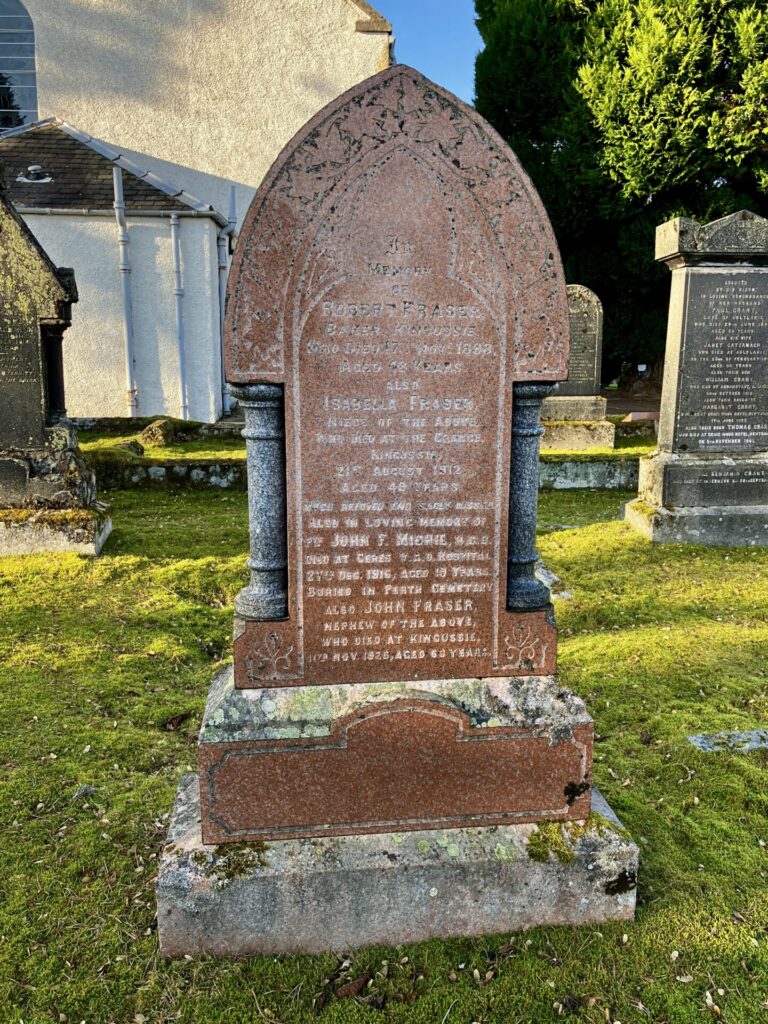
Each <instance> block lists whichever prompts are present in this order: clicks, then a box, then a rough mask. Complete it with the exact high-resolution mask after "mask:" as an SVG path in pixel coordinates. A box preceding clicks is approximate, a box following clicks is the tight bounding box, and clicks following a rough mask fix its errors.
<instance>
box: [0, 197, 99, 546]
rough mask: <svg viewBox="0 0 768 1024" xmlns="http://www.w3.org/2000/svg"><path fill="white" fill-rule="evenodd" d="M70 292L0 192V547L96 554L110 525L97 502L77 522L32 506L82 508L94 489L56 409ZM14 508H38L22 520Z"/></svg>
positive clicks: (65, 274)
mask: <svg viewBox="0 0 768 1024" xmlns="http://www.w3.org/2000/svg"><path fill="white" fill-rule="evenodd" d="M76 301H77V289H76V288H75V284H74V277H73V276H72V274H71V271H68V270H57V269H56V267H54V265H53V264H52V263H51V261H50V259H49V258H48V256H47V255H46V253H45V252H44V251H43V249H42V248H41V247H40V245H39V243H38V242H37V240H36V239H35V237H34V236H33V235H32V233H31V232H30V230H29V228H28V227H27V226H26V225H25V224H24V222H23V221H22V220H21V218H20V217H19V216H18V215H17V214H16V211H15V210H14V209H13V206H12V205H11V204H10V203H9V202H8V200H7V199H6V198H5V197H4V196H3V195H2V194H0V401H2V413H1V414H0V554H22V553H30V552H35V551H44V550H57V551H59V550H74V551H80V552H83V553H88V554H96V553H97V552H98V549H99V548H100V546H101V544H103V542H104V540H105V539H106V536H107V535H108V533H109V520H108V517H106V516H105V514H104V512H103V510H101V509H98V510H96V509H94V513H93V516H92V517H91V518H92V522H91V518H89V519H88V522H87V523H85V525H84V519H83V517H82V516H81V517H80V520H79V521H78V524H77V525H76V526H71V525H70V524H68V523H67V522H66V521H65V520H63V519H58V520H55V521H54V519H53V518H50V517H49V518H50V521H46V518H45V516H43V515H41V514H39V513H42V512H43V511H44V510H46V509H49V510H61V509H72V508H78V509H84V508H87V507H89V506H92V505H93V502H94V498H95V488H96V484H95V478H94V475H93V472H92V471H91V470H90V469H89V467H88V466H87V465H86V464H85V462H84V461H83V460H82V458H81V457H80V454H79V451H78V449H77V439H76V436H75V431H74V428H73V427H72V425H71V424H70V423H69V422H68V421H67V420H66V419H65V410H64V382H63V372H62V360H61V344H62V335H63V333H64V330H65V329H66V328H67V327H68V326H69V324H70V322H71V306H72V303H73V302H76ZM7 509H12V510H14V514H12V515H11V514H6V515H4V514H3V510H7ZM22 509H34V510H36V511H37V513H38V514H36V515H35V516H34V518H30V519H29V520H26V519H25V518H24V516H23V515H21V514H20V511H19V510H22Z"/></svg>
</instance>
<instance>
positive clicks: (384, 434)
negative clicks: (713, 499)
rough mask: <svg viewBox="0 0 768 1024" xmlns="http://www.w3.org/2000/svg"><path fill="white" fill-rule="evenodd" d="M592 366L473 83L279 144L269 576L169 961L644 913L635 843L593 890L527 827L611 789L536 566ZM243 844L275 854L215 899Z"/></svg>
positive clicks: (265, 284) (183, 803) (253, 495)
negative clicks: (543, 448)
mask: <svg viewBox="0 0 768 1024" xmlns="http://www.w3.org/2000/svg"><path fill="white" fill-rule="evenodd" d="M567 355H568V305H567V300H566V290H565V283H564V280H563V274H562V269H561V266H560V259H559V255H558V251H557V247H556V244H555V240H554V236H553V234H552V229H551V226H550V224H549V220H548V218H547V216H546V213H545V211H544V209H543V207H542V205H541V202H540V200H539V198H538V196H537V195H536V193H535V191H534V189H533V186H532V185H531V183H530V181H529V179H528V178H527V176H526V175H525V172H524V171H523V170H522V168H521V167H520V164H519V163H518V161H517V159H516V157H515V156H514V154H513V153H512V152H511V150H509V148H508V147H507V146H506V144H505V143H504V142H503V141H502V140H501V139H500V138H499V137H498V136H497V135H496V133H495V132H494V131H493V129H492V128H491V127H490V126H489V125H487V124H486V123H485V122H484V121H482V119H481V118H479V117H478V115H477V114H476V113H475V112H474V111H473V110H471V109H470V108H469V107H467V106H465V105H464V104H463V103H461V102H460V101H459V100H457V99H456V98H455V97H453V96H451V95H450V94H448V93H446V92H445V91H444V90H442V89H441V88H439V87H438V86H436V85H434V84H433V83H431V82H429V81H427V79H425V78H424V77H423V76H422V75H420V74H419V73H418V72H415V71H413V70H412V69H410V68H407V67H402V66H398V67H394V68H391V69H389V70H387V71H385V72H382V73H381V74H379V75H377V76H375V77H374V78H371V79H369V80H368V81H366V82H364V83H362V84H361V85H360V86H358V87H356V88H355V89H353V90H351V91H350V92H348V93H346V94H345V95H344V96H342V97H340V98H339V99H338V100H336V101H334V102H333V103H332V104H330V105H329V106H328V107H326V108H325V109H324V110H323V111H321V112H320V113H319V114H318V115H317V116H316V117H315V118H314V119H313V120H312V121H310V122H309V124H308V125H307V126H306V127H305V128H304V129H302V131H301V132H299V134H298V135H297V136H296V137H295V138H294V139H293V141H292V142H291V143H290V144H289V145H288V146H287V147H286V149H285V150H284V151H283V153H282V154H281V155H280V157H279V158H278V160H277V161H276V163H275V165H274V166H273V168H272V170H271V171H270V173H269V175H268V176H267V178H266V179H265V181H264V183H263V184H262V186H261V188H260V189H259V191H258V193H257V195H256V197H255V199H254V202H253V204H252V206H251V209H250V211H249V214H248V216H247V218H246V221H245V223H244V226H243V231H242V233H241V237H240V241H239V243H238V248H237V251H236V254H235V258H234V262H233V268H232V274H231V278H230V286H229V296H228V306H227V326H226V373H227V378H228V380H229V381H230V382H231V384H232V386H233V391H234V394H235V395H237V397H238V398H239V400H240V402H241V403H242V404H243V405H244V407H245V414H246V428H245V431H244V436H245V438H246V441H247V446H248V474H249V516H250V537H251V554H250V559H249V563H248V564H249V569H250V575H251V578H250V582H249V583H248V585H247V586H246V587H245V588H244V589H243V590H242V591H241V593H240V594H239V595H238V597H237V599H236V603H235V640H234V666H233V668H231V669H227V670H225V671H223V672H222V673H220V674H219V675H218V676H217V678H216V679H215V680H214V682H213V685H212V687H211V691H210V694H209V699H208V705H207V708H206V711H205V715H204V719H203V726H202V729H201V733H200V745H199V767H200V776H199V790H198V781H197V779H196V778H193V779H189V780H187V781H186V782H185V783H183V784H182V787H181V789H180V792H179V797H178V799H177V806H176V809H175V811H174V824H173V825H172V828H171V839H172V842H173V844H174V850H173V851H172V852H171V853H169V854H168V855H167V857H166V860H165V862H164V865H163V867H162V869H161V872H160V877H159V882H158V901H159V907H158V915H159V918H158V919H159V922H160V935H161V947H162V949H163V951H164V952H165V953H166V954H168V955H175V954H178V953H185V952H191V951H193V950H206V951H208V952H214V953H237V954H242V953H246V952H286V951H290V950H295V949H305V950H319V949H333V948H349V947H351V946H355V945H361V944H365V943H367V942H378V941H384V942H401V941H406V940H408V939H414V938H420V937H426V936H428V935H447V934H479V933H482V932H484V931H497V930H499V929H503V928H506V927H518V926H524V925H526V924H529V923H533V922H534V921H536V922H538V923H542V922H545V921H569V922H577V921H580V920H586V919H587V918H588V919H589V920H592V921H595V920H600V919H604V918H609V917H626V916H631V914H632V912H633V908H634V885H635V870H636V849H635V847H634V846H633V845H632V844H631V843H629V842H628V841H627V840H626V839H625V838H622V837H620V836H619V835H618V833H614V832H609V833H606V834H605V836H600V835H598V833H597V831H596V830H594V829H590V828H587V829H586V832H585V835H586V836H587V837H588V838H587V839H585V841H584V842H583V844H582V845H579V843H581V840H580V841H579V843H577V844H576V846H577V848H575V851H574V861H573V867H572V868H570V869H569V870H568V871H567V872H565V875H567V876H568V877H567V878H566V877H565V875H564V874H563V870H562V868H561V866H560V865H557V869H556V870H548V869H541V870H540V866H534V862H533V861H531V860H528V859H527V858H526V857H521V856H520V852H521V851H524V850H525V844H526V837H527V835H528V834H529V832H530V828H529V827H528V826H526V824H525V823H533V822H540V821H549V820H554V821H561V822H564V821H567V820H571V819H578V820H584V819H586V818H587V817H588V816H589V813H590V807H591V800H592V793H591V784H590V778H591V761H592V740H593V726H592V721H591V719H590V717H589V715H588V714H587V712H586V708H585V707H584V704H583V702H582V701H581V700H579V698H578V697H576V696H575V695H574V694H572V693H570V692H568V691H566V690H563V689H562V688H560V687H559V686H558V684H557V680H556V677H555V674H554V673H555V667H556V649H557V633H556V629H555V623H554V615H553V611H552V606H551V603H550V598H549V592H548V590H547V588H546V587H545V586H544V585H543V584H542V583H540V582H539V581H538V580H537V579H536V577H535V574H534V566H535V561H536V552H535V548H534V543H535V530H536V495H537V486H538V444H539V435H540V433H541V428H540V425H539V410H540V405H541V402H542V400H543V398H544V397H545V396H546V395H547V394H548V393H549V392H550V391H551V390H552V387H553V382H555V381H556V380H558V379H562V378H563V377H564V376H565V373H566V367H567ZM198 801H199V802H198ZM607 813H610V812H607ZM198 819H199V820H200V821H201V824H199V823H198V824H195V822H196V820H198ZM526 828H528V831H526ZM441 830H442V831H441ZM444 835H447V836H448V837H450V838H444ZM403 837H407V839H404V838H403ZM242 841H246V842H248V841H260V842H268V843H269V851H270V852H269V853H268V854H267V856H266V858H265V862H268V867H267V866H266V863H265V864H260V866H259V868H258V870H257V869H256V868H255V867H254V871H253V872H250V873H248V876H247V878H245V879H244V880H242V881H241V883H239V887H236V888H237V891H236V892H235V891H232V892H228V893H227V894H225V895H223V896H220V897H217V899H216V900H213V901H211V899H210V894H211V888H210V881H209V879H210V873H211V872H212V871H213V872H217V871H219V870H220V868H221V863H220V859H221V858H226V849H227V844H230V843H239V842H242ZM206 844H207V845H206ZM216 844H221V845H219V846H217V845H216ZM598 847H601V849H602V851H603V853H605V856H602V855H601V857H600V858H598V859H599V860H600V864H601V865H602V866H601V867H600V868H599V869H598V870H594V861H595V851H596V850H597V849H598ZM444 849H449V850H450V851H451V853H450V855H446V856H443V855H441V854H439V853H437V854H435V856H434V857H432V858H429V862H427V861H424V862H423V864H417V861H418V860H419V858H424V857H426V856H427V854H428V852H429V851H441V850H444ZM500 850H501V851H503V853H500V852H499V851H500ZM192 851H197V853H198V854H200V856H199V857H198V860H197V861H193V860H192V859H191V852H192ZM318 854H319V855H320V856H318ZM454 855H455V856H456V857H459V858H460V861H461V862H462V863H461V866H460V867H459V869H458V871H456V870H454V869H455V868H456V866H457V864H458V863H459V862H458V861H455V860H453V859H452V858H453V857H454ZM500 858H501V859H504V858H506V859H507V860H508V861H509V866H510V872H512V874H510V875H509V876H506V875H505V877H504V878H502V877H501V876H500V875H499V871H498V866H499V860H500ZM518 859H520V861H521V863H520V865H519V868H517V867H516V868H515V869H514V871H513V870H512V864H513V862H515V863H516V862H517V861H518ZM553 868H554V866H553ZM414 869H416V870H414ZM531 872H533V875H531ZM512 875H514V878H512ZM533 876H535V877H533ZM297 877H300V878H301V884H299V885H297V884H296V879H297ZM449 877H450V881H449ZM360 885H362V886H363V887H364V888H365V895H364V896H363V893H362V891H361V892H360V893H358V894H357V895H355V889H356V887H357V886H360ZM510 886H511V887H512V889H516V888H517V887H519V892H520V893H523V892H526V893H527V894H529V895H526V896H525V897H521V898H520V899H516V898H511V896H510V894H511V891H512V889H510ZM339 892H345V893H347V894H349V893H352V897H351V898H350V897H349V895H347V896H345V898H344V899H343V900H339V899H338V897H337V896H335V895H334V894H338V893H339ZM433 892H434V893H438V892H439V893H441V894H442V896H441V900H440V901H438V902H437V903H436V902H435V900H434V897H433V896H430V893H433ZM269 893H271V895H270V894H269ZM358 896H359V898H358ZM276 906H277V907H279V912H278V913H275V907H276ZM587 907H588V910H585V908H587Z"/></svg>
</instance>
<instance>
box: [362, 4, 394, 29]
mask: <svg viewBox="0 0 768 1024" xmlns="http://www.w3.org/2000/svg"><path fill="white" fill-rule="evenodd" d="M352 3H353V4H354V5H355V6H356V7H359V8H360V10H361V12H362V13H363V14H364V15H365V20H360V21H358V23H357V24H356V25H355V31H356V32H387V33H390V32H391V31H392V25H391V23H390V22H389V21H387V19H386V18H385V17H384V16H383V15H382V14H379V12H378V11H377V10H376V9H375V8H374V7H372V6H371V5H370V4H369V3H368V0H352Z"/></svg>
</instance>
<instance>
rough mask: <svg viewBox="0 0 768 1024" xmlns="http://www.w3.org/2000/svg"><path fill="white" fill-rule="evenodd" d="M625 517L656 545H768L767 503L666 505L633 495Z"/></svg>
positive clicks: (625, 508) (625, 510)
mask: <svg viewBox="0 0 768 1024" xmlns="http://www.w3.org/2000/svg"><path fill="white" fill-rule="evenodd" d="M624 519H625V521H626V522H627V523H629V525H630V526H632V527H634V529H636V530H637V531H638V532H639V533H641V534H643V536H644V537H647V538H648V539H649V540H651V541H653V542H654V543H655V544H703V545H704V546H706V547H768V505H762V506H755V505H742V506H739V505H730V506H709V507H706V508H665V507H664V506H661V507H655V506H653V505H649V504H648V503H647V502H646V501H644V500H643V499H642V498H636V499H635V500H634V501H630V502H628V504H627V505H625V507H624Z"/></svg>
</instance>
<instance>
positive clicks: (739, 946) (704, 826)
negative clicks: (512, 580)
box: [0, 442, 768, 1024]
mask: <svg viewBox="0 0 768 1024" xmlns="http://www.w3.org/2000/svg"><path fill="white" fill-rule="evenodd" d="M218 443H219V442H217V444H218ZM111 497H112V499H113V501H114V511H113V518H114V523H115V531H114V533H113V535H112V537H111V538H110V540H109V542H108V544H107V547H106V549H105V552H104V554H103V555H102V557H100V558H99V559H97V560H95V561H92V560H88V559H85V558H79V557H76V556H69V555H58V556H55V555H51V556H30V557H26V558H17V559H5V560H2V559H0V608H1V609H2V615H1V616H0V674H1V675H2V687H3V689H2V693H3V709H4V714H3V717H2V725H1V726H0V764H1V765H2V779H3V785H2V788H1V789H0V808H1V814H2V819H1V820H2V828H3V842H2V846H0V936H2V941H1V942H0V1022H2V1024H18V1022H20V1021H23V1024H51V1022H70V1024H79V1022H81V1021H85V1022H86V1024H108V1022H115V1024H131V1022H134V1024H142V1022H144V1024H166V1022H176V1021H181V1022H193V1021H194V1022H200V1024H241V1022H242V1024H250V1022H253V1021H256V1022H267V1024H278V1022H281V1024H294V1022H295V1024H302V1022H311V1021H314V1020H318V1021H323V1022H336V1024H353V1022H369V1021H371V1022H413V1024H472V1022H482V1024H490V1022H494V1024H531V1022H535V1024H539V1022H549V1021H556V1020H560V1019H563V1020H567V1021H582V1022H590V1024H606V1022H609V1024H616V1022H621V1024H635V1022H637V1024H639V1022H656V1024H662V1022H665V1024H700V1022H707V1021H724V1022H726V1024H759V1022H761V1021H768V887H767V883H766V880H767V878H768V845H766V844H768V758H767V757H766V752H765V751H762V752H761V751H758V752H753V753H749V754H741V753H739V754H734V753H720V754H703V753H700V752H698V751H697V750H695V749H694V748H693V747H691V746H690V745H689V744H688V742H687V741H686V736H687V735H688V734H689V733H695V732H705V731H716V730H722V729H752V728H756V727H758V726H761V725H762V726H764V725H765V724H766V718H768V624H767V623H766V608H768V551H767V550H762V551H749V550H730V551H729V550H707V549H703V548H695V547H685V548H683V547H652V546H651V545H650V544H649V543H647V542H646V541H644V540H642V539H641V538H639V537H637V536H635V535H634V534H632V533H630V531H629V530H628V528H627V527H625V526H624V525H623V524H622V523H620V522H618V521H616V516H617V515H618V509H619V504H620V502H621V501H622V500H626V499H627V498H628V497H629V495H621V494H617V493H616V492H607V493H586V492H578V493H574V492H571V493H567V492H566V493H558V492H550V493H547V494H545V495H544V496H543V497H542V505H541V523H542V532H541V535H540V538H539V542H540V550H541V553H542V555H543V557H544V559H545V561H546V563H547V565H548V566H549V567H550V568H551V569H552V570H554V571H555V572H556V573H557V574H558V575H559V576H560V577H561V578H562V580H563V584H564V585H565V586H566V587H568V588H569V589H571V590H573V593H574V597H573V600H571V601H567V602H560V603H558V606H557V615H558V622H559V625H560V629H561V645H560V665H561V679H562V682H563V683H564V684H565V685H567V686H570V687H571V688H573V689H575V690H576V691H577V692H578V693H579V694H581V695H582V696H583V697H584V698H585V699H586V700H587V702H588V705H589V707H590V710H591V712H592V714H593V716H594V718H595V723H596V731H597V740H598V742H597V745H596V748H595V750H596V756H595V772H594V774H595V780H596V782H597V784H598V785H599V786H600V788H601V789H602V790H603V792H604V794H605V795H606V796H607V798H608V799H609V801H610V802H611V804H612V805H613V807H614V809H615V810H616V811H617V812H618V813H619V815H620V816H621V818H622V819H623V821H624V824H625V825H626V826H627V828H628V829H629V830H630V831H631V833H632V835H633V836H634V838H635V839H636V840H637V841H638V842H639V843H640V845H641V850H642V863H641V875H640V888H639V908H638V915H637V921H636V923H634V924H624V925H607V926H602V927H600V928H598V927H585V928H581V929H570V928H547V929H538V930H536V931H532V932H529V933H527V934H524V935H512V936H510V935H509V934H502V935H497V936H490V937H488V938H485V939H474V940H463V939H454V940H451V941H445V942H438V941H434V942H429V943H424V944H421V945H412V946H406V947H402V948H399V949H383V948H377V949H368V950H364V951H362V952H357V953H354V954H352V955H350V956H348V957H347V958H346V959H341V958H337V957H335V956H331V955H328V956H319V957H286V958H280V959H274V958H265V959H252V960H248V961H243V962H223V961H212V960H205V959H195V960H182V961H180V962H173V963H166V962H164V961H162V960H160V959H159V957H158V955H157V941H156V933H155V920H154V895H153V888H152V882H153V876H154V873H155V869H156V865H157V858H158V855H159V853H160V850H161V848H162V845H163V840H164V834H165V829H166V824H167V817H168V812H169V811H170V808H171V804H172V801H173V796H174V791H175V789H176V784H177V781H178V778H179V776H180V775H181V774H182V773H183V772H185V771H189V770H191V769H193V767H194V763H195V752H196V731H197V726H198V723H199V717H200V714H201V711H202V708H203V704H204V701H205V695H206V690H207V687H208V683H209V681H210V678H211V675H212V673H213V671H214V669H215V667H216V665H217V663H218V662H219V660H220V659H221V658H227V657H228V656H229V652H230V643H231V641H230V636H231V612H232V609H231V604H232V599H233V596H234V594H235V593H236V591H237V590H238V588H239V587H240V586H241V585H242V582H243V580H244V579H245V567H244V557H245V553H246V541H247V530H246V495H245V494H242V493H241V494H235V493H229V494H223V495H222V494H211V493H207V492H191V493H173V492H160V491H157V492H147V491H144V492H132V493H127V492H121V493H117V494H115V495H113V496H111ZM552 527H557V529H553V528H552ZM561 527H572V528H570V529H561ZM186 716H189V717H186ZM366 971H369V972H370V975H371V978H372V982H371V984H370V987H365V988H363V992H362V995H363V998H364V999H365V1000H366V1001H365V1002H364V1001H362V1000H361V999H356V998H354V997H353V996H349V995H347V996H345V990H344V988H343V986H344V985H345V984H346V983H347V982H349V981H352V980H354V979H357V978H359V977H360V976H362V975H363V974H364V972H366ZM339 989H341V994H340V995H339V994H337V992H338V990H339ZM346 991H347V992H348V991H349V989H347V990H346Z"/></svg>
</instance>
